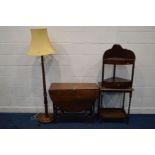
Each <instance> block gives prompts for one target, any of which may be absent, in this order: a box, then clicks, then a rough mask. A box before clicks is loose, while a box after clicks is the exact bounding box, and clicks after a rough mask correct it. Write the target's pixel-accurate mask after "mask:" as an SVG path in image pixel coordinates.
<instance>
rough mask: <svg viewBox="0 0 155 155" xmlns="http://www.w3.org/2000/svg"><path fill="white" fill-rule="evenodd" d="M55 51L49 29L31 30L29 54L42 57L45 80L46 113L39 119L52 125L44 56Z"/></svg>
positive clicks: (40, 115)
mask: <svg viewBox="0 0 155 155" xmlns="http://www.w3.org/2000/svg"><path fill="white" fill-rule="evenodd" d="M54 53H55V51H54V49H53V47H52V46H51V44H50V40H49V38H48V33H47V29H31V45H30V49H29V51H28V52H27V54H28V55H31V56H40V57H41V68H42V79H43V96H44V106H45V113H43V114H39V115H38V116H37V119H38V121H39V122H41V123H50V122H52V121H53V119H54V118H53V115H52V114H49V113H48V100H47V90H46V79H45V68H44V56H46V55H50V54H54Z"/></svg>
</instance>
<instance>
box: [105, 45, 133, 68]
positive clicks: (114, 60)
mask: <svg viewBox="0 0 155 155" xmlns="http://www.w3.org/2000/svg"><path fill="white" fill-rule="evenodd" d="M135 59H136V57H135V54H134V52H133V51H131V50H128V49H123V48H122V47H121V46H120V45H116V44H115V45H114V46H113V47H112V48H111V49H109V50H107V51H105V53H104V55H103V63H104V64H118V65H128V64H134V62H135Z"/></svg>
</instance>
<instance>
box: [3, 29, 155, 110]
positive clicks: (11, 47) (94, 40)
mask: <svg viewBox="0 0 155 155" xmlns="http://www.w3.org/2000/svg"><path fill="white" fill-rule="evenodd" d="M30 28H32V27H0V112H40V111H43V109H44V108H43V97H42V81H41V80H42V79H41V69H40V59H38V58H35V57H29V56H27V55H26V51H27V49H28V47H29V44H30V39H31V36H30ZM47 28H48V32H49V37H50V40H51V42H52V44H53V46H54V47H55V49H56V51H57V54H55V55H54V56H53V57H52V58H51V57H48V58H47V59H46V79H47V89H48V88H49V85H50V83H51V82H95V83H97V82H98V81H100V79H101V67H102V66H101V60H102V55H103V53H104V51H105V50H107V49H109V48H111V47H112V45H113V44H115V43H120V44H121V45H122V46H123V47H124V48H128V49H131V50H133V51H134V52H135V55H136V69H135V78H134V88H135V91H134V93H133V98H132V106H131V112H132V113H155V101H154V98H155V80H154V79H155V64H154V60H155V27H63V26H62V27H47ZM48 99H49V98H48ZM49 105H50V107H52V102H51V100H50V99H49Z"/></svg>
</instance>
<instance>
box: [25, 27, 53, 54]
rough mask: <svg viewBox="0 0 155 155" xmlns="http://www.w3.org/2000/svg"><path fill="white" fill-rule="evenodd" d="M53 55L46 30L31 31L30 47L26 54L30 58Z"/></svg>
mask: <svg viewBox="0 0 155 155" xmlns="http://www.w3.org/2000/svg"><path fill="white" fill-rule="evenodd" d="M54 53H55V50H54V48H53V47H52V46H51V43H50V40H49V38H48V33H47V29H31V45H30V48H29V50H28V52H27V54H28V55H31V56H44V55H49V54H54Z"/></svg>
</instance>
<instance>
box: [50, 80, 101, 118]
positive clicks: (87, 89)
mask: <svg viewBox="0 0 155 155" xmlns="http://www.w3.org/2000/svg"><path fill="white" fill-rule="evenodd" d="M49 95H50V97H51V100H52V101H53V109H54V116H55V117H57V116H60V115H61V116H63V117H65V116H76V115H77V114H82V115H83V116H91V117H93V114H94V103H95V100H96V98H97V97H98V95H99V89H98V86H97V85H96V84H94V83H53V84H51V86H50V89H49ZM72 114H73V115H72Z"/></svg>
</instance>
